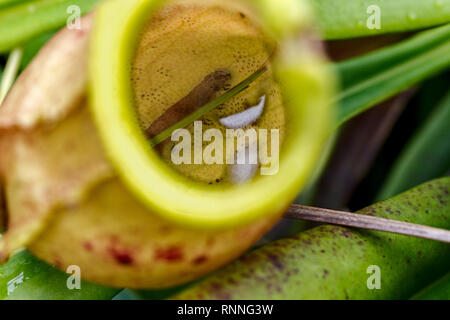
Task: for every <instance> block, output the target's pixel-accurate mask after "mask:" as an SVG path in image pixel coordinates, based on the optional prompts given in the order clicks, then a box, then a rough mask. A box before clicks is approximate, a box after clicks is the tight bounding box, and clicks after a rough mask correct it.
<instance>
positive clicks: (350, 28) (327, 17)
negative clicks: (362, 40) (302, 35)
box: [311, 0, 450, 39]
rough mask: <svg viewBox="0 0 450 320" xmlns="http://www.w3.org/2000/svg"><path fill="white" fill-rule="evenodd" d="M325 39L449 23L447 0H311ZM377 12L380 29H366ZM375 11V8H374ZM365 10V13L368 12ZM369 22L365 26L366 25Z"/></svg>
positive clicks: (384, 32)
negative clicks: (376, 10) (377, 9)
mask: <svg viewBox="0 0 450 320" xmlns="http://www.w3.org/2000/svg"><path fill="white" fill-rule="evenodd" d="M311 2H312V4H313V6H314V7H315V9H316V12H317V15H318V17H319V19H318V21H319V24H320V27H321V29H322V32H323V34H324V37H325V38H326V39H346V38H353V37H364V36H370V35H377V34H386V33H393V32H403V31H409V30H416V29H423V28H427V27H431V26H436V25H440V24H444V23H448V22H450V0H312V1H311ZM371 6H377V7H378V8H379V9H380V10H379V13H380V28H373V29H370V28H369V27H368V26H372V25H373V24H372V23H371V22H372V20H371V17H373V16H374V14H376V12H375V11H370V9H372V10H374V7H371ZM375 9H376V7H375ZM368 10H369V12H368ZM368 22H369V24H368Z"/></svg>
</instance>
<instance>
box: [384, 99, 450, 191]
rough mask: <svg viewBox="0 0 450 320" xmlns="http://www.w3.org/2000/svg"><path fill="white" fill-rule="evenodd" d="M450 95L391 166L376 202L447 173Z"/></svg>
mask: <svg viewBox="0 0 450 320" xmlns="http://www.w3.org/2000/svg"><path fill="white" fill-rule="evenodd" d="M449 126H450V91H449V93H448V94H447V96H446V97H445V98H444V100H443V101H442V102H441V104H440V105H439V107H438V108H437V109H436V110H434V111H433V113H432V114H431V116H430V117H429V118H428V119H427V121H426V123H425V124H424V126H423V127H422V128H420V129H419V130H418V131H417V133H416V134H415V135H414V136H413V137H412V139H411V141H409V143H408V145H407V146H406V148H405V150H403V151H402V153H401V154H400V156H399V158H398V159H397V160H396V162H395V163H394V166H393V167H392V170H391V172H390V174H389V175H388V178H387V180H386V182H385V183H384V185H383V187H382V188H381V190H380V192H379V194H378V196H377V199H378V200H383V199H386V198H389V197H391V196H393V195H395V194H398V193H399V192H402V191H404V190H406V189H408V188H411V187H412V186H415V185H417V184H420V183H422V182H424V181H427V180H430V179H434V178H437V177H439V176H443V175H445V174H446V172H448V170H450V130H449Z"/></svg>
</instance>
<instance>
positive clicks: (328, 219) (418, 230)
mask: <svg viewBox="0 0 450 320" xmlns="http://www.w3.org/2000/svg"><path fill="white" fill-rule="evenodd" d="M285 218H288V219H301V220H309V221H316V222H323V223H330V224H335V225H341V226H347V227H355V228H362V229H369V230H378V231H385V232H391V233H397V234H403V235H408V236H413V237H418V238H424V239H430V240H436V241H440V242H445V243H450V231H448V230H444V229H438V228H433V227H427V226H423V225H418V224H414V223H409V222H402V221H397V220H391V219H386V218H380V217H374V216H367V215H363V214H357V213H350V212H344V211H335V210H328V209H321V208H312V207H305V206H300V205H292V206H291V207H290V208H289V209H288V211H287V213H286V215H285Z"/></svg>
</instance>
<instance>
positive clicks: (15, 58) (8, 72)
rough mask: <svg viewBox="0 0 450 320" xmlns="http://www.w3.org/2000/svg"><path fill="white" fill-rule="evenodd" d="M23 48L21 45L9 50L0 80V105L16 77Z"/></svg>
mask: <svg viewBox="0 0 450 320" xmlns="http://www.w3.org/2000/svg"><path fill="white" fill-rule="evenodd" d="M22 56H23V49H22V48H21V47H19V48H16V49H14V50H13V51H11V53H10V54H9V57H8V61H7V62H6V67H5V72H4V74H3V77H2V82H1V84H0V106H1V105H2V103H3V100H5V98H6V95H7V94H8V92H9V89H11V87H12V85H13V83H14V81H15V80H16V77H17V72H18V71H19V67H20V62H21V61H22Z"/></svg>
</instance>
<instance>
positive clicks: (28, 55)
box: [20, 31, 55, 70]
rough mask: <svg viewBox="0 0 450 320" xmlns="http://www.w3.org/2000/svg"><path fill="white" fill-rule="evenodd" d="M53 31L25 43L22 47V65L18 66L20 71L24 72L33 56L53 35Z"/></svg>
mask: <svg viewBox="0 0 450 320" xmlns="http://www.w3.org/2000/svg"><path fill="white" fill-rule="evenodd" d="M54 34H55V32H54V31H52V32H47V33H44V34H41V35H39V36H37V37H36V38H33V39H31V40H30V41H28V42H26V43H25V44H24V46H23V57H22V64H21V66H20V69H21V70H24V69H25V68H26V67H27V66H28V65H29V64H30V62H31V60H33V58H34V56H35V55H36V54H37V53H38V52H39V50H40V49H41V48H42V47H43V46H44V45H45V44H46V43H47V41H49V40H50V39H51V38H52V37H53V35H54Z"/></svg>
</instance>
